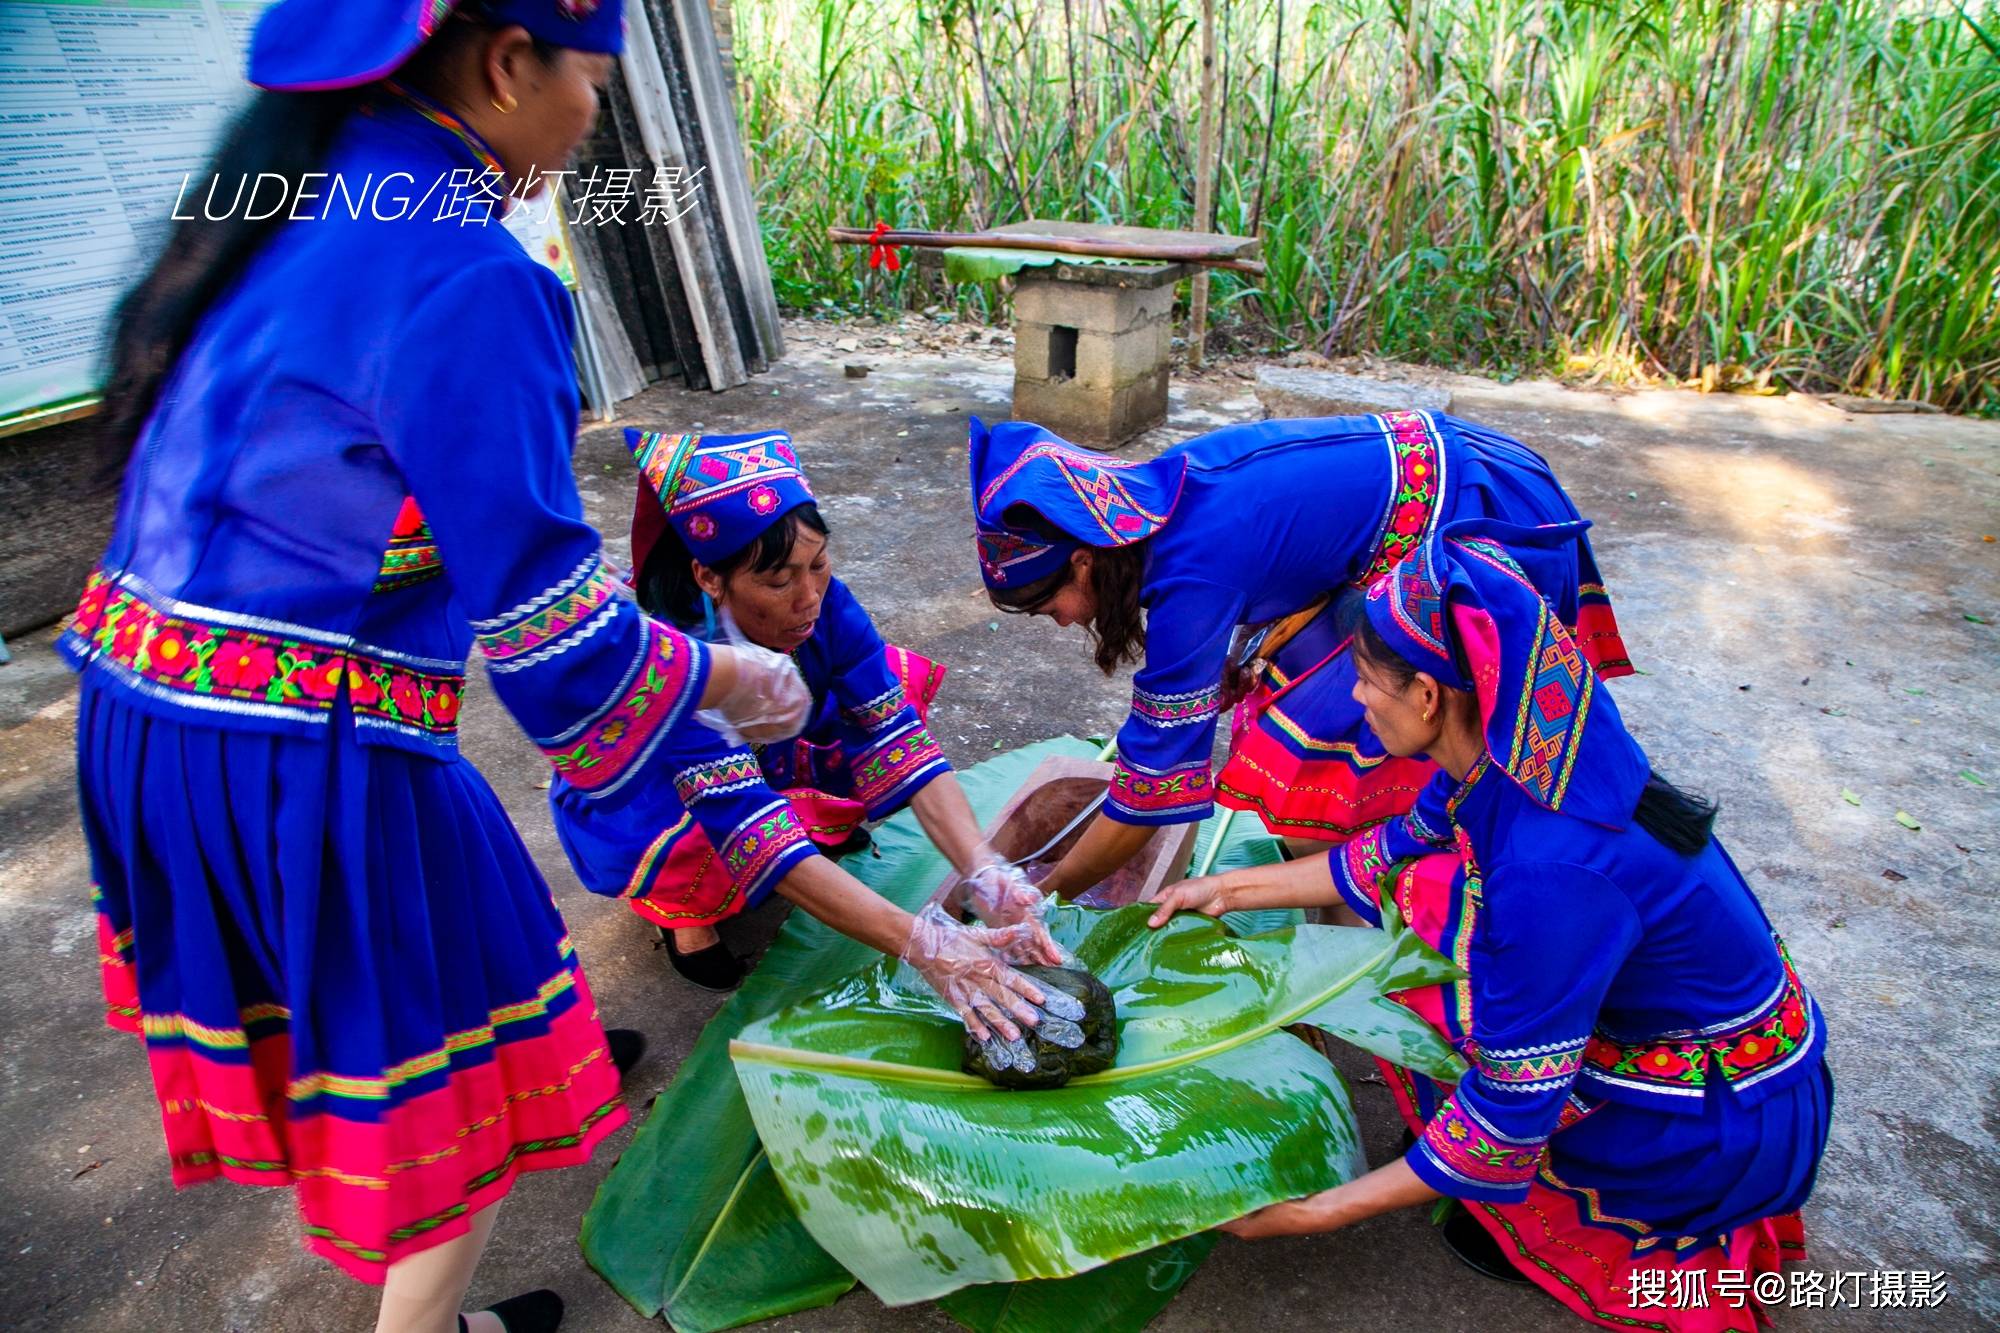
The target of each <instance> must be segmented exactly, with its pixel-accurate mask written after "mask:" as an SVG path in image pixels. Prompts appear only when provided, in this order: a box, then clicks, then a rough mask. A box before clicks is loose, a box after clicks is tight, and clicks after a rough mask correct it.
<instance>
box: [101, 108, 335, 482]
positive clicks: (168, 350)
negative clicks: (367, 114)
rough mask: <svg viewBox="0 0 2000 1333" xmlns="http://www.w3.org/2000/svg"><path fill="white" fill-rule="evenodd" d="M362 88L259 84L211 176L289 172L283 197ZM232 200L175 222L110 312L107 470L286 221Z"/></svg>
mask: <svg viewBox="0 0 2000 1333" xmlns="http://www.w3.org/2000/svg"><path fill="white" fill-rule="evenodd" d="M358 100H359V96H358V94H357V93H356V92H354V91H352V90H343V91H340V92H324V93H273V92H264V93H259V94H257V96H256V97H255V98H254V99H253V100H252V101H251V103H250V105H249V106H248V107H246V108H244V110H243V113H242V114H241V115H239V116H237V118H236V120H235V122H234V123H233V124H231V125H230V127H229V130H228V132H227V133H226V134H225V135H224V136H223V139H222V143H221V145H220V147H218V148H217V149H216V151H215V156H214V158H213V159H212V160H211V161H210V162H209V164H208V172H207V176H206V179H207V180H208V181H231V180H234V181H238V182H241V181H246V180H260V179H262V178H263V177H264V176H265V175H274V176H281V177H283V178H284V180H285V181H286V185H287V194H286V197H287V198H288V199H290V198H296V197H297V196H296V195H294V194H292V193H291V191H293V190H297V189H299V188H302V186H303V179H302V178H303V177H305V176H306V175H307V174H308V173H312V172H317V171H319V170H321V169H322V167H323V165H324V163H325V161H326V155H327V152H328V150H329V149H331V148H332V146H333V140H334V136H335V135H336V134H338V133H339V131H340V127H341V126H342V125H344V124H345V123H346V121H347V117H348V114H349V112H351V111H352V110H353V109H354V107H355V105H356V103H357V102H358ZM247 211H248V210H239V209H236V208H233V207H232V208H231V209H230V210H229V211H228V214H227V216H225V217H223V218H221V219H220V220H213V219H210V218H209V217H207V216H206V213H207V210H206V209H196V210H195V216H193V217H192V218H187V219H179V220H176V221H174V222H171V223H169V224H168V231H167V241H166V245H165V247H164V248H163V249H162V250H161V251H160V254H159V257H158V258H157V259H155V260H154V261H153V266H152V268H151V269H150V270H149V271H148V272H147V273H146V276H145V277H143V278H141V279H140V280H139V282H138V283H137V285H135V286H134V287H133V288H132V290H131V291H129V292H127V293H126V294H125V297H124V299H123V300H121V301H120V302H119V303H118V308H117V310H116V311H115V312H114V314H113V315H112V332H111V355H110V360H111V364H110V369H109V373H108V374H107V376H106V378H105V386H104V406H105V429H104V431H103V433H102V434H101V436H100V437H99V439H100V442H101V448H102V450H103V457H102V463H103V468H104V471H105V473H106V474H107V475H108V476H111V477H115V476H116V475H117V474H118V472H119V471H120V470H122V469H123V468H124V466H125V459H126V457H127V456H128V455H129V454H130V453H131V451H132V442H133V441H134V440H135V439H137V438H138V435H139V430H140V428H141V427H142V426H144V425H145V424H146V418H147V417H148V416H150V415H151V414H152V411H153V405H154V403H156V402H157V401H158V400H159V396H160V388H161V386H162V385H163V384H164V383H165V382H166V379H167V376H168V375H169V374H171V373H172V372H173V368H174V363H175V362H176V361H178V360H179V359H180V355H181V353H182V352H183V351H185V350H186V349H187V345H188V342H189V340H190V339H192V338H193V337H194V330H195V326H196V325H197V324H199V323H200V322H201V317H202V315H203V314H205V313H206V312H207V311H208V308H209V307H210V306H211V305H213V304H214V303H215V300H216V298H217V297H219V296H221V295H222V293H223V291H224V289H226V288H227V287H228V286H229V284H230V283H232V282H233V281H235V279H236V277H237V275H238V274H240V273H241V272H242V271H243V267H244V265H246V264H248V263H249V262H250V258H251V256H252V255H254V254H256V253H257V251H258V250H259V249H261V248H262V247H263V245H264V243H265V242H266V241H268V240H269V239H270V238H271V237H272V236H273V235H274V234H276V232H277V230H278V228H279V227H281V226H282V225H284V215H285V212H286V210H284V209H279V210H277V212H276V213H275V215H274V216H271V217H268V218H263V219H260V220H256V221H252V220H251V219H249V218H247V217H245V216H243V213H245V212H247Z"/></svg>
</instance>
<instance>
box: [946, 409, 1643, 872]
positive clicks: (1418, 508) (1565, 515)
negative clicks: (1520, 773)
mask: <svg viewBox="0 0 2000 1333" xmlns="http://www.w3.org/2000/svg"><path fill="white" fill-rule="evenodd" d="M971 455H972V459H971V461H972V497H973V516H974V520H975V523H976V526H977V529H978V531H977V537H978V546H979V564H980V572H981V574H982V575H983V577H984V578H985V581H986V585H987V590H988V592H989V594H990V595H991V597H992V599H993V601H994V602H995V603H996V604H997V605H999V606H1000V607H1002V608H1004V609H1006V610H1009V611H1017V612H1026V613H1030V614H1037V615H1047V616H1051V617H1053V618H1054V619H1055V620H1056V622H1057V623H1058V624H1060V625H1065V626H1067V625H1072V624H1081V625H1084V626H1086V627H1087V628H1088V629H1089V631H1090V633H1091V636H1092V638H1093V640H1094V642H1095V648H1096V660H1097V665H1098V666H1099V667H1100V668H1101V669H1103V671H1104V672H1105V673H1106V674H1107V675H1108V674H1110V673H1111V672H1112V671H1113V670H1114V669H1115V668H1116V667H1118V666H1119V665H1120V664H1121V663H1124V662H1132V661H1137V662H1139V670H1138V673H1137V675H1136V676H1135V677H1134V679H1133V682H1132V708H1131V712H1130V714H1129V715H1128V716H1127V717H1126V719H1125V722H1124V724H1123V725H1122V726H1121V727H1120V728H1119V730H1118V754H1117V760H1116V765H1115V776H1114V778H1113V781H1112V786H1111V792H1110V796H1109V798H1108V799H1107V800H1106V802H1105V805H1104V809H1103V814H1102V816H1101V817H1100V818H1098V819H1097V820H1096V821H1095V822H1094V823H1093V824H1092V825H1091V826H1090V828H1089V829H1088V830H1087V831H1086V832H1085V834H1084V836H1083V837H1082V838H1081V839H1080V840H1079V841H1078V843H1077V844H1076V846H1075V847H1074V848H1073V849H1072V850H1071V851H1070V853H1069V854H1068V855H1067V856H1065V857H1064V858H1063V860H1062V862H1061V863H1060V864H1059V865H1058V866H1057V867H1056V868H1055V870H1054V872H1053V873H1052V874H1051V875H1050V876H1049V877H1048V878H1047V879H1046V880H1044V881H1043V882H1042V884H1043V887H1045V888H1048V889H1051V890H1054V891H1057V892H1060V893H1061V894H1063V895H1064V896H1071V895H1074V894H1076V893H1079V892H1081V891H1083V890H1085V889H1088V888H1089V887H1091V886H1092V885H1094V884H1096V883H1098V882H1099V881H1101V880H1102V879H1103V878H1104V877H1105V876H1106V875H1108V874H1110V873H1111V872H1112V871H1114V870H1116V869H1117V868H1118V867H1119V866H1121V865H1123V864H1124V863H1125V862H1126V861H1127V860H1129V859H1130V858H1131V856H1132V855H1133V854H1135V853H1136V852H1137V851H1138V849H1139V848H1140V847H1142V846H1143V845H1144V844H1145V841H1146V838H1147V836H1148V830H1149V826H1154V825H1160V824H1176V823H1184V822H1187V821H1191V820H1198V819H1203V818H1206V817H1207V816H1208V814H1209V813H1210V811H1211V810H1212V809H1213V808H1214V804H1213V803H1214V801H1215V800H1216V799H1218V798H1219V799H1220V800H1221V801H1222V802H1223V803H1224V804H1226V805H1231V806H1234V807H1236V808H1239V809H1248V810H1255V811H1257V812H1258V813H1259V814H1260V815H1261V816H1262V817H1263V819H1264V821H1265V823H1266V824H1267V825H1268V826H1269V827H1270V828H1271V829H1272V830H1273V831H1274V832H1278V833H1284V834H1290V835H1295V836H1297V837H1300V838H1306V839H1316V840H1321V841H1334V842H1338V841H1344V840H1345V839H1347V838H1350V837H1352V836H1354V835H1355V834H1356V833H1358V832H1360V831H1361V830H1363V829H1366V828H1369V827H1372V826H1374V825H1377V824H1380V823H1382V822H1383V821H1385V820H1388V819H1392V818H1395V817H1397V816H1403V815H1405V814H1406V813H1407V814H1408V817H1409V821H1410V823H1411V825H1412V827H1413V828H1414V829H1415V830H1416V831H1417V832H1418V833H1419V834H1420V835H1421V836H1425V837H1430V838H1435V837H1437V836H1438V833H1439V831H1441V830H1442V829H1443V827H1444V820H1443V798H1444V795H1445V794H1446V793H1448V791H1449V787H1448V785H1444V784H1442V783H1441V782H1440V781H1439V780H1438V778H1437V769H1436V766H1435V765H1434V764H1432V763H1430V762H1429V761H1427V760H1423V759H1418V758H1402V757H1398V756H1395V755H1391V754H1388V753H1386V752H1385V751H1384V750H1383V748H1382V746H1381V745H1380V743H1379V742H1378V741H1377V740H1376V739H1375V738H1374V737H1373V736H1371V735H1369V733H1368V730H1367V728H1366V727H1364V726H1363V725H1362V720H1361V710H1360V708H1359V707H1358V706H1357V705H1356V704H1355V703H1354V701H1353V698H1352V690H1353V685H1354V670H1353V663H1352V658H1351V657H1350V655H1349V653H1348V652H1347V643H1346V635H1345V633H1344V632H1343V631H1342V630H1341V628H1340V624H1341V621H1340V616H1339V611H1340V606H1341V603H1342V602H1343V601H1347V600H1351V599H1352V598H1354V597H1357V596H1358V595H1359V592H1358V589H1360V588H1362V587H1365V586H1366V585H1367V583H1368V581H1369V580H1370V579H1372V578H1374V577H1376V576H1377V575H1379V574H1381V573H1383V572H1384V571H1386V570H1388V569H1390V568H1392V567H1393V566H1394V565H1395V564H1396V562H1397V561H1399V560H1401V559H1402V558H1403V557H1404V556H1405V555H1406V554H1407V553H1408V552H1410V551H1411V550H1413V549H1414V548H1415V547H1416V546H1417V545H1418V543H1420V542H1421V541H1422V540H1423V539H1424V538H1425V537H1426V536H1428V535H1429V534H1430V533H1432V532H1434V531H1435V530H1436V529H1437V527H1438V525H1439V524H1440V523H1444V522H1449V521H1453V520H1456V519H1460V518H1466V517H1478V516H1487V517H1496V518H1501V519H1505V520H1508V521H1512V522H1519V523H1528V524H1538V523H1550V522H1561V521H1565V520H1569V519H1574V518H1576V517H1577V511H1576V507H1575V506H1574V505H1573V504H1571V503H1570V499H1569V497H1568V496H1567V495H1566V494H1564V492H1563V489H1562V487H1561V486H1560V485H1559V484H1557V482H1556V479H1555V476H1554V474H1553V473H1551V472H1550V471H1549V468H1548V465H1547V464H1546V463H1544V462H1543V461H1542V459H1541V458H1540V457H1538V456H1537V455H1535V454H1534V453H1532V452H1530V451H1529V450H1528V449H1526V448H1524V447H1523V446H1522V445H1520V444H1519V443H1517V442H1516V441H1514V440H1511V439H1509V438H1507V437H1506V436H1504V435H1500V434H1497V433H1496V432H1493V431H1490V430H1486V429H1484V428H1483V427H1480V426H1476V425H1474V424H1472V423H1471V422H1467V421H1461V420H1459V419H1457V418H1455V417H1449V416H1443V415H1438V414H1433V413H1429V412H1389V413H1384V414H1382V415H1380V416H1357V417H1325V418H1312V419H1305V420H1293V421H1265V422H1259V423H1256V424H1253V425H1245V426H1233V427H1230V428H1228V429H1226V430H1219V431H1215V432H1212V433H1210V434H1207V435H1201V436H1197V437H1195V438H1194V439H1191V440H1188V441H1185V442H1184V443H1181V444H1178V445H1176V446H1174V447H1173V448H1171V449H1168V450H1167V451H1166V452H1165V453H1163V454H1161V455H1160V456H1159V457H1158V458H1155V459H1152V460H1150V461H1147V462H1138V461H1134V460H1129V459H1122V458H1112V457H1108V456H1106V455H1104V454H1098V453H1092V452H1090V451H1088V450H1084V449H1079V448H1077V447H1075V446H1074V445H1071V444H1068V443H1065V442H1064V441H1062V440H1060V439H1058V438H1056V437H1055V436H1054V435H1051V434H1050V433H1049V432H1048V431H1046V430H1043V429H1042V428H1041V427H1038V426H1034V425H1030V424H1027V423H1025V422H1006V423H1002V424H1000V425H997V426H994V427H993V428H992V429H991V430H990V431H989V430H988V429H987V428H986V427H985V426H984V425H982V424H981V423H979V422H978V421H974V422H973V423H972V432H971ZM1547 576H1548V579H1549V581H1548V582H1547V583H1546V584H1545V585H1543V586H1542V588H1541V591H1542V592H1543V594H1544V595H1545V596H1547V598H1548V600H1549V602H1550V604H1551V605H1553V606H1555V607H1556V608H1557V612H1558V615H1559V616H1560V617H1561V619H1562V621H1563V623H1564V624H1565V625H1566V626H1568V627H1569V628H1570V629H1571V630H1572V632H1574V633H1575V634H1576V635H1577V637H1578V640H1579V642H1580V643H1581V644H1582V645H1583V650H1584V652H1585V655H1586V656H1587V657H1588V658H1589V659H1590V661H1591V662H1592V663H1593V664H1594V666H1595V667H1596V669H1597V670H1598V671H1599V672H1600V673H1601V674H1603V675H1606V676H1615V675H1621V674H1625V673H1627V672H1629V671H1630V670H1631V667H1630V665H1629V664H1628V663H1627V662H1626V661H1625V652H1624V647H1623V645H1622V643H1621V642H1620V641H1619V637H1618V628H1617V622H1616V620H1615V618H1614V617H1613V615H1612V613H1611V606H1610V602H1609V600H1608V598H1607V597H1606V596H1605V592H1604V588H1603V585H1602V582H1601V580H1600V578H1599V576H1598V573H1597V565H1596V561H1595V560H1594V558H1593V557H1592V555H1591V551H1590V547H1589V545H1588V543H1585V542H1578V543H1576V545H1575V551H1574V558H1573V559H1572V560H1571V561H1570V562H1569V563H1568V564H1566V565H1559V566H1552V567H1551V568H1550V569H1549V570H1548V571H1547ZM1244 668H1247V670H1245V669H1244ZM1232 673H1234V674H1236V675H1238V676H1240V677H1242V678H1243V682H1244V683H1238V681H1236V680H1231V679H1229V677H1231V675H1232ZM1250 681H1254V686H1250V687H1249V693H1248V697H1247V698H1245V699H1244V703H1243V707H1242V708H1240V709H1239V710H1238V712H1237V716H1236V725H1235V735H1234V738H1233V740H1232V743H1231V746H1230V753H1229V760H1228V763H1227V764H1226V765H1225V766H1224V768H1223V770H1222V772H1221V773H1220V775H1219V776H1218V775H1216V774H1215V773H1214V771H1213V769H1212V767H1211V763H1210V758H1211V754H1212V752H1213V750H1214V745H1215V732H1216V724H1217V722H1218V720H1219V718H1220V716H1221V713H1222V710H1223V709H1224V707H1225V706H1227V704H1228V703H1229V702H1230V699H1229V697H1228V696H1229V695H1231V694H1233V693H1241V692H1242V690H1243V689H1244V688H1245V687H1246V685H1247V684H1248V682H1250ZM1420 795H1421V796H1422V797H1423V799H1422V800H1421V801H1420V800H1419V796H1420Z"/></svg>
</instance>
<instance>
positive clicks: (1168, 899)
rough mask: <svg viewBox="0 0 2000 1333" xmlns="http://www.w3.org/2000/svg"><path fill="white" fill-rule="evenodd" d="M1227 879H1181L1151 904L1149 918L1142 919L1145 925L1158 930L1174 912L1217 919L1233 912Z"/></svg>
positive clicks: (1206, 877)
mask: <svg viewBox="0 0 2000 1333" xmlns="http://www.w3.org/2000/svg"><path fill="white" fill-rule="evenodd" d="M1228 879H1229V876H1227V875H1204V876H1202V877H1201V878H1200V879H1184V880H1182V881H1181V882H1180V883H1178V884H1176V885H1174V886H1173V887H1172V888H1170V889H1168V890H1167V891H1166V892H1165V893H1162V894H1161V895H1160V896H1159V898H1158V899H1157V900H1156V901H1155V902H1154V903H1153V915H1152V916H1150V917H1148V918H1147V919H1146V924H1147V925H1149V926H1151V927H1152V928H1153V929H1155V930H1158V929H1159V928H1160V927H1161V926H1164V925H1166V924H1167V922H1168V920H1170V919H1171V918H1172V917H1173V914H1174V913H1176V912H1200V913H1201V914H1202V915H1203V916H1221V915H1222V914H1223V913H1224V912H1233V911H1235V910H1236V907H1235V905H1234V904H1233V903H1232V902H1231V901H1230V893H1229V887H1228V883H1227V881H1228Z"/></svg>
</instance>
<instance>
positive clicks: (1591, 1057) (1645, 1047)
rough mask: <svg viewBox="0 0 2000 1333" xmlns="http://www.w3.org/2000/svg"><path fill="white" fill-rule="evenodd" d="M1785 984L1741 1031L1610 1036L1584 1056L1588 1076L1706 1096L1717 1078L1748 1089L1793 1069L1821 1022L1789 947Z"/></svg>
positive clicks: (1595, 1041) (1783, 958) (1597, 1039)
mask: <svg viewBox="0 0 2000 1333" xmlns="http://www.w3.org/2000/svg"><path fill="white" fill-rule="evenodd" d="M1778 958H1779V961H1780V962H1781V963H1782V964H1783V965H1784V972H1785V975H1784V981H1783V984H1782V985H1781V986H1780V987H1779V990H1778V994H1777V996H1776V998H1775V999H1774V1000H1773V1001H1772V1002H1771V1003H1770V1005H1769V1006H1768V1007H1767V1008H1766V1009H1765V1010H1764V1011H1763V1012H1762V1013H1759V1014H1757V1015H1755V1016H1754V1017H1751V1018H1749V1019H1747V1020H1745V1021H1744V1022H1742V1023H1740V1024H1738V1025H1737V1026H1736V1027H1734V1028H1732V1029H1729V1030H1726V1031H1722V1032H1717V1033H1712V1034H1710V1035H1706V1036H1687V1037H1678V1036H1677V1037H1669V1038H1657V1039H1654V1040H1651V1041H1642V1042H1621V1041H1619V1040H1618V1039H1616V1038H1614V1037H1612V1036H1610V1035H1608V1034H1606V1033H1604V1032H1602V1031H1599V1032H1596V1033H1593V1034H1592V1035H1591V1038H1590V1043H1589V1045H1588V1046H1587V1047H1586V1048H1585V1050H1584V1061H1585V1068H1584V1070H1583V1076H1584V1077H1585V1078H1588V1079H1591V1080H1593V1081H1595V1082H1598V1083H1609V1084H1620V1085H1623V1086H1625V1087H1628V1088H1640V1089H1647V1090H1650V1091H1655V1092H1664V1093H1668V1094H1670V1095H1673V1096H1681V1097H1699V1096H1701V1095H1702V1093H1703V1091H1704V1089H1705V1088H1706V1087H1707V1085H1708V1083H1709V1082H1710V1080H1711V1079H1712V1078H1714V1077H1715V1076H1717V1075H1720V1077H1721V1079H1722V1081H1723V1082H1725V1083H1728V1084H1729V1085H1730V1086H1732V1087H1736V1088H1748V1087H1751V1086H1754V1085H1755V1084H1758V1083H1761V1082H1763V1081H1764V1080H1765V1079H1767V1078H1769V1077H1771V1076H1772V1075H1774V1074H1777V1073H1779V1072H1781V1071H1783V1070H1784V1069H1786V1068H1789V1067H1790V1066H1791V1064H1792V1063H1793V1062H1794V1061H1795V1060H1796V1059H1797V1058H1799V1057H1800V1056H1801V1055H1803V1054H1804V1053H1805V1052H1806V1051H1808V1050H1810V1049H1811V1048H1812V1046H1813V1038H1814V1036H1815V1033H1814V1026H1815V1023H1816V1022H1817V1015H1816V1010H1815V1006H1814V1005H1813V1002H1812V997H1811V996H1810V995H1808V994H1807V992H1806V989H1805V987H1804V986H1802V985H1800V984H1799V978H1798V974H1797V973H1796V972H1794V971H1793V970H1792V960H1791V957H1790V955H1789V954H1787V953H1786V952H1785V949H1784V945H1783V944H1782V943H1780V944H1779V946H1778Z"/></svg>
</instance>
